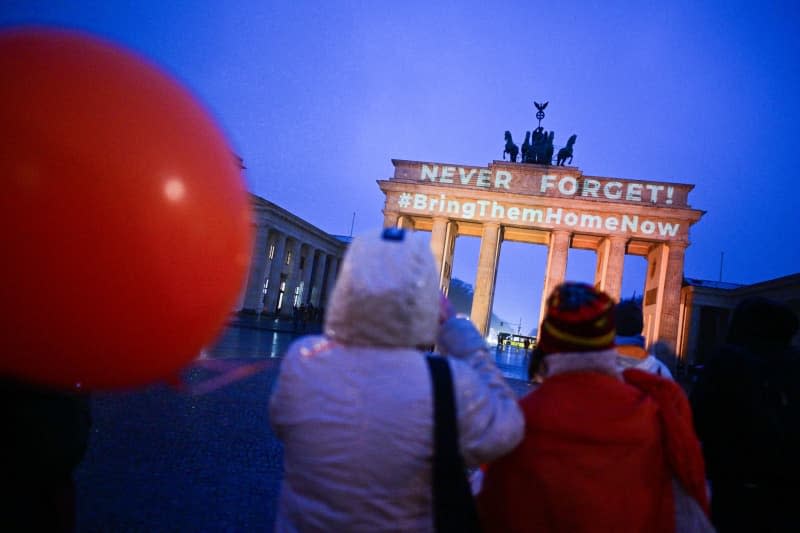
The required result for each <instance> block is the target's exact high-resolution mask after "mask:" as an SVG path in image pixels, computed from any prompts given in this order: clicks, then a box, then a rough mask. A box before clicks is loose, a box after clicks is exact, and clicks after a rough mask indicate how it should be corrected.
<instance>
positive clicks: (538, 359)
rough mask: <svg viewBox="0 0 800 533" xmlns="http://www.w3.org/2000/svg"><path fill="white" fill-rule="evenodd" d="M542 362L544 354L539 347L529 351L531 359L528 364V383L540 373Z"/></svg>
mask: <svg viewBox="0 0 800 533" xmlns="http://www.w3.org/2000/svg"><path fill="white" fill-rule="evenodd" d="M542 361H544V352H543V351H542V349H541V348H539V346H536V347H535V348H534V349H533V350H531V357H530V360H529V362H528V381H533V380H534V379H535V378H536V375H537V374H540V373H541V371H542Z"/></svg>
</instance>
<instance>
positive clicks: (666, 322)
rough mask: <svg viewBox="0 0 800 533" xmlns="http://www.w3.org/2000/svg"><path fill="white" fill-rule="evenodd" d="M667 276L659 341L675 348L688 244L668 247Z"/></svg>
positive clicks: (662, 302) (678, 243)
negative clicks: (684, 260) (684, 262)
mask: <svg viewBox="0 0 800 533" xmlns="http://www.w3.org/2000/svg"><path fill="white" fill-rule="evenodd" d="M666 246H667V251H668V252H667V265H666V276H665V277H664V285H663V288H662V292H663V298H662V299H661V312H660V313H659V314H660V315H661V320H660V323H659V328H658V340H661V341H666V342H668V343H669V345H670V347H671V348H673V349H674V348H675V343H676V342H677V340H678V322H679V319H680V305H681V287H682V286H683V259H684V256H685V254H686V246H687V243H685V242H679V241H672V242H669V243H668V244H667V245H666Z"/></svg>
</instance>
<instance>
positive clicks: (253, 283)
mask: <svg viewBox="0 0 800 533" xmlns="http://www.w3.org/2000/svg"><path fill="white" fill-rule="evenodd" d="M253 233H254V235H253V237H254V238H253V259H252V260H251V261H250V272H249V274H248V275H247V283H246V285H245V289H244V294H243V298H242V305H241V308H242V309H247V310H250V311H261V308H262V306H263V295H262V293H261V291H262V290H263V289H264V280H265V273H266V270H267V260H268V259H267V244H268V237H269V228H268V227H267V226H266V225H261V224H259V225H258V226H257V227H256V228H255V231H254V232H253Z"/></svg>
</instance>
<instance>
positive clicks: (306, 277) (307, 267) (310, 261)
mask: <svg viewBox="0 0 800 533" xmlns="http://www.w3.org/2000/svg"><path fill="white" fill-rule="evenodd" d="M305 249H306V253H305V255H303V257H304V258H305V259H303V294H302V298H303V301H302V302H301V303H304V304H306V305H308V304H309V303H311V271H312V270H313V269H314V248H312V247H311V245H310V244H307V245H306V246H305Z"/></svg>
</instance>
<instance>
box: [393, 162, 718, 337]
mask: <svg viewBox="0 0 800 533" xmlns="http://www.w3.org/2000/svg"><path fill="white" fill-rule="evenodd" d="M392 163H393V164H394V175H393V176H392V177H390V178H389V179H387V180H378V186H379V187H380V189H381V191H383V193H384V194H385V196H386V200H385V204H384V208H383V216H384V226H386V227H390V226H398V227H406V228H413V229H415V230H422V231H430V232H431V248H432V250H433V253H434V256H435V258H436V262H437V267H438V269H439V277H440V286H441V288H442V290H444V291H446V290H447V288H448V287H449V284H450V277H451V272H452V264H453V251H454V247H455V239H456V238H457V237H458V236H461V235H468V236H474V237H480V239H481V245H480V252H479V257H478V266H477V274H476V278H475V283H474V297H473V302H472V310H471V313H470V318H471V320H472V321H473V322H474V323H475V325H476V326H477V327H478V329H479V330H480V331H482V332H483V334H484V335H485V334H486V333H487V330H488V325H489V319H490V316H491V310H492V300H493V297H494V287H495V281H496V277H497V262H498V257H499V254H500V246H501V244H502V243H503V242H504V241H518V242H525V243H532V244H542V245H545V246H547V247H548V254H547V264H546V267H545V272H544V291H543V294H542V297H541V303H540V309H541V310H543V309H544V302H545V300H546V298H547V296H548V295H549V294H550V293H551V292H552V290H553V288H554V287H555V286H556V285H558V284H559V283H561V282H563V281H564V277H565V273H566V268H567V256H568V251H569V249H570V248H580V249H585V250H594V251H595V252H596V253H597V267H596V272H595V277H594V283H595V285H596V286H597V287H598V288H599V289H601V290H603V291H605V292H606V293H608V294H609V295H610V296H611V297H612V298H614V299H615V300H619V297H620V291H621V287H622V276H623V267H624V258H625V254H632V255H639V256H643V257H645V258H647V273H646V276H645V278H646V279H645V286H644V288H643V294H644V301H643V310H644V318H645V329H644V333H645V336H646V337H647V341H648V343H652V342H654V341H656V340H662V341H666V342H668V343H670V344H671V345H672V346H673V347H674V346H676V344H677V341H678V332H679V331H680V330H681V329H683V328H684V327H685V326H686V325H685V324H681V323H680V322H681V318H682V313H681V286H682V284H683V263H684V255H685V252H686V248H687V246H689V228H690V227H691V226H692V225H693V224H694V223H696V222H697V221H698V220H700V218H701V217H702V215H703V211H699V210H696V209H693V208H692V207H691V206H690V205H689V193H690V192H691V190H692V189H693V188H694V185H690V184H684V183H666V182H658V181H649V180H629V179H619V178H609V177H597V176H586V175H584V174H583V173H582V172H581V171H580V169H578V168H576V167H564V166H549V165H538V164H522V163H511V162H506V161H493V162H492V163H490V164H489V165H488V167H475V166H468V165H457V164H447V163H434V162H420V161H403V160H392ZM534 274H535V273H534V272H531V275H534ZM542 315H543V313H542V312H540V317H541V316H542ZM540 319H541V318H540Z"/></svg>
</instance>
